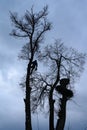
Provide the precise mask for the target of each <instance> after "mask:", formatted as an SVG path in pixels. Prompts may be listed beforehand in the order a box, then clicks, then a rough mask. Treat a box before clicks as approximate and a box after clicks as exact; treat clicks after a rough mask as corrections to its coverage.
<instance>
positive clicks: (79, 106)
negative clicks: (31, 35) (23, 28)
mask: <svg viewBox="0 0 87 130" xmlns="http://www.w3.org/2000/svg"><path fill="white" fill-rule="evenodd" d="M46 4H48V6H49V15H48V18H49V20H50V21H51V22H52V24H53V29H52V30H51V32H49V33H47V36H46V40H47V42H48V43H53V41H54V39H58V38H61V39H62V41H63V42H64V43H65V45H67V46H70V47H74V48H76V49H77V50H79V51H81V52H86V50H87V43H86V42H87V1H86V0H84V1H82V0H45V1H42V0H38V1H36V0H26V1H21V0H0V17H1V18H0V103H1V107H0V130H19V129H21V130H24V102H23V97H24V93H23V91H22V90H21V89H20V86H19V82H20V80H21V77H22V76H23V75H24V72H25V69H26V68H25V64H24V63H23V62H22V61H18V58H17V55H18V53H19V52H20V49H21V46H22V45H24V41H22V40H18V39H14V38H12V37H10V36H9V33H10V32H11V30H12V24H11V21H10V15H9V11H12V12H18V13H19V14H20V15H22V14H24V12H25V11H26V10H29V9H30V8H31V6H32V5H33V6H34V8H35V10H41V9H42V8H43V6H44V5H46ZM20 72H21V73H20ZM86 80H87V63H86V64H85V70H84V72H83V74H82V76H81V78H80V80H79V81H77V83H76V85H75V97H74V99H73V100H72V101H71V102H68V105H67V108H68V110H67V122H66V129H67V127H68V126H69V125H70V130H74V129H76V130H82V129H84V128H85V127H86V124H87V102H86V99H87V88H86ZM75 100H76V102H75ZM33 120H34V125H35V126H36V127H37V117H36V116H35V117H33ZM46 122H47V120H46V119H45V118H42V116H41V117H40V120H39V125H40V128H41V129H42V127H41V126H43V130H46V128H48V124H47V123H46ZM46 124H47V125H46ZM33 127H34V126H33ZM66 129H65V130H66ZM35 130H37V128H35Z"/></svg>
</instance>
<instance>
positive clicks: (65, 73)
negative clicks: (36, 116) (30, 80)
mask: <svg viewBox="0 0 87 130" xmlns="http://www.w3.org/2000/svg"><path fill="white" fill-rule="evenodd" d="M85 57H86V55H85V54H83V53H79V52H78V51H77V50H75V49H73V48H67V47H66V46H65V45H64V44H63V43H62V42H61V40H56V41H55V43H54V44H52V45H47V46H46V47H45V48H44V49H43V51H42V52H41V53H40V54H39V57H38V58H39V60H40V61H43V62H44V63H45V64H46V65H47V66H46V67H48V68H47V70H48V72H46V74H43V75H41V74H37V76H36V77H37V80H36V83H35V84H38V85H37V86H38V88H37V91H36V92H35V93H34V95H33V98H34V97H36V95H38V96H37V100H36V101H35V102H34V104H33V107H34V108H35V109H37V107H39V106H42V105H44V104H45V102H46V104H47V102H48V104H49V130H54V114H55V116H56V117H57V118H60V117H61V116H59V115H60V114H61V113H62V112H63V111H65V113H64V112H63V113H64V114H66V102H67V100H69V99H70V98H71V97H73V91H72V88H73V83H74V82H75V81H77V78H79V76H80V75H81V74H82V71H83V67H84V63H85ZM63 78H67V79H69V80H70V85H69V86H68V87H67V88H66V89H61V87H59V86H60V85H59V83H60V80H61V79H63ZM63 86H65V87H66V84H65V85H63ZM57 87H58V89H57ZM37 93H38V94H37ZM59 95H60V96H59ZM61 95H62V99H61V98H59V102H58V96H59V97H61ZM47 99H48V100H47ZM59 103H60V109H59V110H58V104H59ZM64 104H65V105H64ZM64 106H65V107H64ZM63 107H64V108H63ZM61 111H62V112H61ZM54 112H55V113H54ZM63 113H62V114H63ZM65 117H66V116H63V120H62V122H63V125H62V124H61V123H60V122H61V120H57V124H56V130H63V129H64V125H65ZM60 124H61V125H62V128H61V127H59V125H60Z"/></svg>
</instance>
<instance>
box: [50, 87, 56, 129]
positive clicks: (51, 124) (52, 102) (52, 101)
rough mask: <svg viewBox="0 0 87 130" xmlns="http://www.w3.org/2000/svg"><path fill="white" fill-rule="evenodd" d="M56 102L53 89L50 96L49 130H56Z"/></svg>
mask: <svg viewBox="0 0 87 130" xmlns="http://www.w3.org/2000/svg"><path fill="white" fill-rule="evenodd" d="M54 102H55V101H54V100H53V88H51V90H50V94H49V109H50V113H49V130H54Z"/></svg>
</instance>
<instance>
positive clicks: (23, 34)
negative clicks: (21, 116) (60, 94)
mask: <svg viewBox="0 0 87 130" xmlns="http://www.w3.org/2000/svg"><path fill="white" fill-rule="evenodd" d="M47 15H48V7H47V6H46V7H44V8H43V9H42V10H41V11H40V12H38V13H34V11H33V8H31V10H30V11H28V10H27V11H26V13H25V14H24V16H23V17H21V18H20V17H18V15H17V13H10V18H11V21H12V23H13V25H14V29H13V30H12V32H11V35H12V36H13V37H19V38H26V39H27V41H28V42H27V44H25V45H24V46H23V48H22V50H21V54H20V55H19V58H22V59H23V60H27V61H28V64H27V70H26V71H27V72H26V81H25V99H24V102H25V120H26V121H25V126H26V127H25V129H26V130H32V124H31V90H32V87H31V86H32V85H31V84H32V83H31V82H32V78H31V77H32V75H33V74H34V72H35V71H36V70H37V65H38V63H37V60H36V59H35V58H36V54H37V53H38V52H39V46H40V44H41V43H42V41H43V38H44V34H45V33H46V32H47V31H48V30H50V29H51V23H50V22H48V20H47Z"/></svg>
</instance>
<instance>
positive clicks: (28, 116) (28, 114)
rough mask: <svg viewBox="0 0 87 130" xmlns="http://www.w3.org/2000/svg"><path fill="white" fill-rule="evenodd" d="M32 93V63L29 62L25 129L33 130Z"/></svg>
mask: <svg viewBox="0 0 87 130" xmlns="http://www.w3.org/2000/svg"><path fill="white" fill-rule="evenodd" d="M30 95H31V87H30V63H29V64H28V67H27V75H26V92H25V130H32V124H31V103H30Z"/></svg>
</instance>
